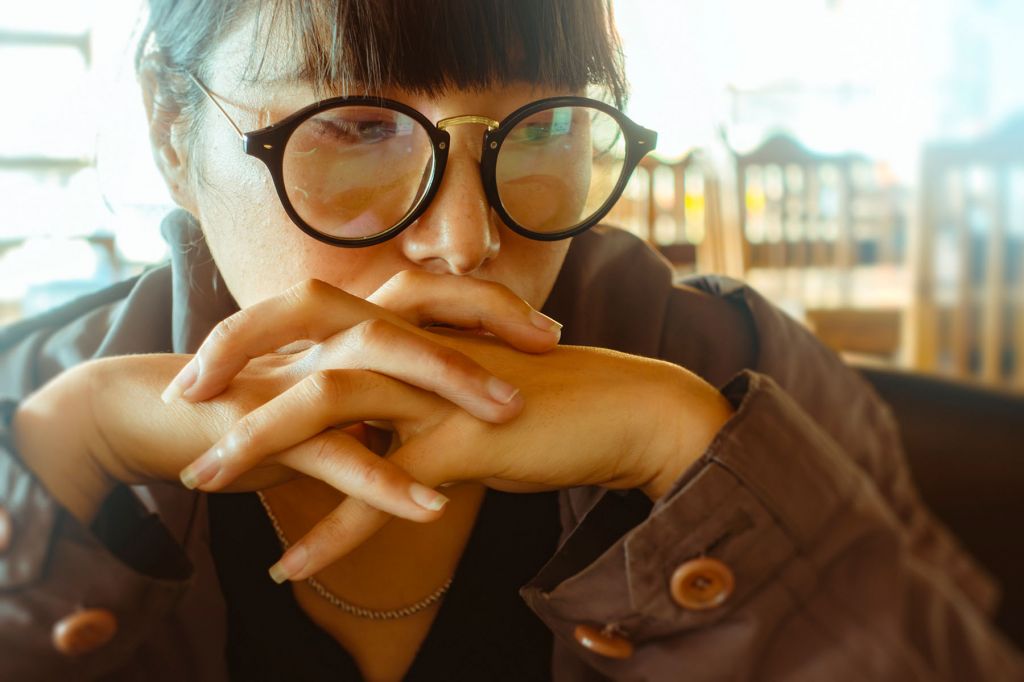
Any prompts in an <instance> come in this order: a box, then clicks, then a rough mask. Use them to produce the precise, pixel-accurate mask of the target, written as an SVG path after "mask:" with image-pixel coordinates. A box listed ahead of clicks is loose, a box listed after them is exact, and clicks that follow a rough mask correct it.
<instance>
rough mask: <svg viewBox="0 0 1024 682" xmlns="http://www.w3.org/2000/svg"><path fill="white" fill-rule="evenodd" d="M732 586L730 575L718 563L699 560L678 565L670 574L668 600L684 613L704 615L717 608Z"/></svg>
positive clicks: (732, 581) (726, 568)
mask: <svg viewBox="0 0 1024 682" xmlns="http://www.w3.org/2000/svg"><path fill="white" fill-rule="evenodd" d="M734 586H735V580H734V579H733V577H732V571H731V570H730V569H729V567H728V566H726V565H725V564H723V563H722V562H721V561H719V560H718V559H712V558H710V557H701V558H699V559H691V560H690V561H687V562H686V563H684V564H682V565H681V566H680V567H679V568H677V569H676V571H675V573H673V574H672V579H671V580H670V581H669V589H670V590H671V591H672V598H673V599H675V600H676V603H677V604H679V605H680V606H682V607H683V608H684V609H692V610H694V611H704V610H707V609H713V608H715V607H716V606H721V605H722V604H723V603H724V602H725V600H726V599H728V598H729V595H731V594H732V589H733V587H734Z"/></svg>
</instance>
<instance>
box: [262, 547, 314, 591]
mask: <svg viewBox="0 0 1024 682" xmlns="http://www.w3.org/2000/svg"><path fill="white" fill-rule="evenodd" d="M308 559H309V553H308V552H306V548H305V547H303V546H302V545H295V546H294V547H292V548H291V549H289V550H288V551H287V552H285V553H284V556H283V557H281V558H280V559H279V560H278V562H277V563H276V564H274V565H273V566H271V567H270V579H271V580H273V581H274V582H275V583H277V584H278V585H280V584H281V583H283V582H284V581H285V580H288V578H291V577H292V576H293V575H297V574H298V573H299V571H301V570H302V569H303V568H305V567H306V561H307V560H308Z"/></svg>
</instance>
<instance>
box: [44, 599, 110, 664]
mask: <svg viewBox="0 0 1024 682" xmlns="http://www.w3.org/2000/svg"><path fill="white" fill-rule="evenodd" d="M115 633H117V619H116V618H114V614H112V613H111V612H110V611H107V610H105V609H86V610H84V611H78V612H76V613H73V614H71V615H70V616H68V617H67V618H65V619H64V620H62V621H60V622H59V623H57V624H56V625H55V626H54V627H53V646H55V647H57V651H59V652H61V653H62V654H67V655H68V656H81V655H82V654H87V653H89V652H91V651H95V650H96V649H98V648H100V647H101V646H103V645H104V644H106V643H107V642H109V641H110V640H111V639H112V638H113V637H114V634H115Z"/></svg>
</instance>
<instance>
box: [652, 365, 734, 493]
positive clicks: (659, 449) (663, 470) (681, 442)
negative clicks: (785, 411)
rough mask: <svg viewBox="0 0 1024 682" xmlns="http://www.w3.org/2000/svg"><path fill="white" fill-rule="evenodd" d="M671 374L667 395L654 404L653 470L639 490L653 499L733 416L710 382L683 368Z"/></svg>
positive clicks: (665, 489)
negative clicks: (674, 374)
mask: <svg viewBox="0 0 1024 682" xmlns="http://www.w3.org/2000/svg"><path fill="white" fill-rule="evenodd" d="M679 372H680V374H679V375H677V376H675V377H672V378H671V379H670V383H669V384H668V385H667V388H668V389H669V390H668V391H667V396H666V397H665V398H664V399H663V400H659V401H658V402H657V403H656V404H658V405H660V406H662V409H660V410H658V411H656V412H655V415H656V416H655V422H654V426H653V431H652V432H653V433H654V434H656V436H655V437H654V438H652V448H651V451H650V453H649V456H648V461H649V462H651V463H652V464H653V473H652V474H650V475H649V477H648V478H647V482H646V483H645V484H644V485H643V486H641V488H640V489H641V491H642V492H643V493H644V494H645V495H647V497H648V498H650V499H651V501H653V502H656V501H658V500H659V499H661V498H662V497H664V496H665V494H666V493H668V491H669V490H670V489H671V488H672V486H673V485H674V484H675V482H676V481H677V480H679V477H680V476H682V475H683V473H684V472H685V471H686V470H687V469H689V468H690V467H691V466H692V465H693V464H694V463H695V462H696V461H697V460H698V459H700V457H701V456H702V455H703V454H704V452H706V451H707V449H708V447H709V446H710V445H711V443H712V441H713V440H714V439H715V437H716V436H717V435H718V432H719V431H721V430H722V427H723V426H725V423H726V422H728V421H729V419H730V418H731V417H732V415H733V413H734V410H733V407H732V405H731V404H730V403H729V401H728V400H726V399H725V397H724V396H722V394H721V393H720V392H719V391H718V390H717V389H715V388H714V387H713V386H711V385H710V384H708V383H707V382H705V381H704V380H702V379H700V378H699V377H697V376H696V375H694V374H692V373H691V372H688V371H686V370H682V369H680V370H679Z"/></svg>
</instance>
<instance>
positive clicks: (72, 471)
mask: <svg viewBox="0 0 1024 682" xmlns="http://www.w3.org/2000/svg"><path fill="white" fill-rule="evenodd" d="M88 373H89V367H88V365H82V366H79V367H76V368H75V369H72V370H70V371H68V372H65V373H64V374H62V375H60V376H59V377H57V378H56V379H54V380H53V381H51V382H50V383H49V384H47V385H46V386H44V387H43V388H41V389H40V390H39V391H37V392H36V393H34V394H32V395H31V396H29V397H28V398H27V399H26V400H24V401H23V402H22V403H21V405H19V407H18V409H17V411H16V412H15V413H14V418H13V420H12V424H11V428H12V432H13V434H12V435H13V438H12V440H13V443H14V446H15V449H16V450H17V452H18V453H19V457H20V459H21V460H22V462H23V463H24V464H25V466H26V467H27V468H28V469H29V470H30V471H32V473H33V474H34V475H35V476H36V478H37V479H38V480H39V481H40V482H41V483H42V484H43V486H44V487H45V488H46V489H47V490H48V491H49V492H50V494H51V495H53V497H54V498H55V499H56V500H57V501H58V502H59V503H60V504H61V505H62V506H64V508H66V509H67V510H68V511H69V512H70V513H71V514H72V515H73V516H74V517H75V518H77V519H78V520H79V521H80V522H81V523H82V524H83V525H89V524H90V523H91V522H92V520H93V519H94V518H95V517H96V513H97V511H98V510H99V508H100V505H101V504H102V503H103V500H104V499H106V497H107V496H108V495H109V494H110V492H111V491H112V490H113V488H114V486H115V485H116V483H117V482H116V480H115V479H114V478H112V477H111V476H110V475H109V474H108V473H107V472H106V471H104V469H103V468H102V467H101V466H100V464H99V463H98V461H97V460H96V459H95V458H94V457H93V456H92V453H93V452H96V451H97V450H98V449H99V448H100V447H101V445H100V443H99V442H98V441H99V440H100V437H99V435H98V433H97V431H96V430H95V429H94V428H92V427H91V426H90V424H91V414H90V412H91V402H90V401H91V395H90V385H89V381H90V378H89V374H88Z"/></svg>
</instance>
